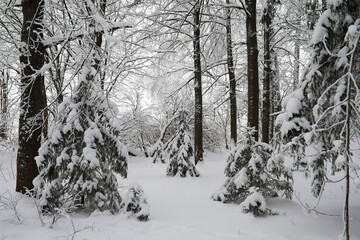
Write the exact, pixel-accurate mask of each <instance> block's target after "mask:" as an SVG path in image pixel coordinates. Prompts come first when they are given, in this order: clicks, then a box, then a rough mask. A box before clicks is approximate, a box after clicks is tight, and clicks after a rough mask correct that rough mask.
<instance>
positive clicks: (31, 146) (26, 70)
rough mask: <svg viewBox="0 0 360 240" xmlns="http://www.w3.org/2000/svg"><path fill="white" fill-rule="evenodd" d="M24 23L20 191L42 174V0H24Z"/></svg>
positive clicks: (19, 148)
mask: <svg viewBox="0 0 360 240" xmlns="http://www.w3.org/2000/svg"><path fill="white" fill-rule="evenodd" d="M21 4H22V13H23V24H22V30H21V48H20V49H19V50H20V53H21V55H20V67H21V84H20V88H21V99H20V116H19V140H18V141H19V147H18V152H17V160H16V162H17V173H16V174H17V175H16V191H17V192H21V193H25V192H26V190H27V189H28V190H30V189H32V188H33V183H32V181H33V179H34V178H35V177H36V176H37V175H38V169H37V166H36V163H35V157H36V156H37V154H38V153H37V151H38V149H39V147H40V145H41V132H42V128H43V122H44V121H43V116H42V111H43V110H44V108H43V106H44V96H45V85H44V75H43V74H44V73H43V72H41V69H42V68H43V66H44V63H45V60H44V53H45V50H44V47H43V45H42V40H43V25H42V23H43V19H44V5H45V1H42V0H34V1H30V0H25V1H22V3H21Z"/></svg>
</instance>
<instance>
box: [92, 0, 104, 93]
mask: <svg viewBox="0 0 360 240" xmlns="http://www.w3.org/2000/svg"><path fill="white" fill-rule="evenodd" d="M99 10H100V13H101V14H102V16H105V10H106V0H101V1H100V3H99ZM103 35H104V32H97V33H95V44H96V46H97V47H98V48H99V49H101V45H102V42H103ZM98 53H101V51H100V50H99V51H98ZM94 62H95V64H94V69H96V71H97V72H99V76H100V81H101V82H100V86H101V89H102V90H104V89H105V72H104V73H102V72H101V65H100V63H101V56H96V58H95V59H94Z"/></svg>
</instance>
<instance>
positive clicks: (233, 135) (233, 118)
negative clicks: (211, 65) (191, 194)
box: [225, 0, 237, 146]
mask: <svg viewBox="0 0 360 240" xmlns="http://www.w3.org/2000/svg"><path fill="white" fill-rule="evenodd" d="M226 3H227V4H230V0H226ZM225 11H226V48H227V67H228V75H229V81H230V84H229V86H230V139H231V143H230V146H232V144H236V142H237V109H236V77H235V67H234V58H233V43H232V34H231V9H230V8H226V10H225Z"/></svg>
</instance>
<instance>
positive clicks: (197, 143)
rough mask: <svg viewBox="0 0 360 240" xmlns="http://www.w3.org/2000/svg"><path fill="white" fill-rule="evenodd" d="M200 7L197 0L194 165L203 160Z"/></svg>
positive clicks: (195, 11) (195, 9) (194, 15)
mask: <svg viewBox="0 0 360 240" xmlns="http://www.w3.org/2000/svg"><path fill="white" fill-rule="evenodd" d="M200 9H201V0H197V1H196V3H195V6H194V12H193V17H194V36H193V45H194V91H195V115H194V122H195V123H194V160H195V165H196V164H197V163H198V162H199V161H202V160H203V151H204V150H203V119H202V117H203V116H202V89H201V49H200V14H201V13H200Z"/></svg>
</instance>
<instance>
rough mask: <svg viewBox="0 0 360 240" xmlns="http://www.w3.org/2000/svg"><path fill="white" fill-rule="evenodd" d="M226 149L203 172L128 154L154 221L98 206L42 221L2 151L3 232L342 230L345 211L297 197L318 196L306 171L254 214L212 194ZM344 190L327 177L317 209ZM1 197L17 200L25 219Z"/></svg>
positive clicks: (96, 238)
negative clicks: (192, 174)
mask: <svg viewBox="0 0 360 240" xmlns="http://www.w3.org/2000/svg"><path fill="white" fill-rule="evenodd" d="M226 156H227V154H226V153H223V154H221V153H216V154H215V153H206V154H205V159H204V162H203V163H199V164H198V165H197V168H199V170H200V171H201V172H202V175H201V177H199V178H172V177H167V176H166V166H165V165H163V164H153V163H152V159H151V158H145V157H130V158H129V161H128V162H129V171H128V180H127V181H128V182H129V183H131V182H134V181H137V182H139V183H140V184H141V186H142V188H143V189H144V192H145V194H146V195H147V200H148V202H149V204H150V214H151V215H150V220H149V221H147V222H139V221H136V220H135V219H134V218H128V216H126V215H111V214H110V213H109V212H99V211H96V212H94V213H93V214H91V215H90V216H82V215H75V216H70V215H69V214H66V213H64V214H65V216H64V217H62V218H60V219H59V220H57V221H56V223H55V224H54V225H53V226H51V221H52V218H48V217H42V221H43V222H44V224H42V223H41V219H40V218H39V216H38V212H37V210H36V209H37V208H36V206H35V205H34V201H33V200H32V199H30V198H28V197H25V196H23V195H20V194H18V193H15V192H14V189H15V178H14V171H15V159H16V154H15V153H8V152H1V154H0V166H1V171H0V196H1V199H0V239H4V240H5V239H6V240H10V239H11V240H13V239H24V240H25V239H26V240H29V239H36V240H49V239H75V240H76V239H79V240H80V239H87V240H103V239H104V240H109V239H110V240H113V239H126V240H184V239H188V240H235V239H236V240H242V239H246V240H261V239H265V240H266V239H269V240H287V239H288V240H312V239H316V240H330V239H337V237H338V236H339V235H340V234H341V233H342V231H343V221H342V217H331V216H324V215H316V214H314V213H312V212H309V211H304V210H303V208H302V207H301V206H300V205H299V204H298V203H297V199H299V200H300V201H301V202H302V203H303V204H305V205H306V204H307V205H309V206H310V207H311V206H313V205H315V204H316V199H314V198H313V197H311V193H310V190H309V188H310V187H309V186H310V183H309V181H308V180H306V179H305V178H304V177H303V174H302V173H295V174H294V177H295V186H294V188H295V192H296V198H294V200H293V201H289V200H285V199H282V198H276V199H266V202H267V207H269V208H271V209H274V210H275V211H277V212H279V213H280V214H279V215H278V216H267V217H260V218H256V217H253V216H252V215H251V214H244V213H243V212H242V211H241V208H240V206H239V205H238V204H224V203H221V202H216V201H213V200H211V195H212V193H213V192H214V191H215V190H216V188H217V187H218V186H219V185H221V184H222V183H223V182H224V181H225V176H224V174H223V169H224V166H225V162H226ZM1 173H3V175H4V176H5V177H2V174H1ZM119 179H120V177H119ZM126 185H128V184H126ZM353 189H355V188H353ZM343 196H344V193H343V189H342V185H341V184H334V185H329V186H328V188H327V189H326V191H325V192H324V195H323V198H322V200H321V202H320V204H319V206H318V210H319V211H321V212H324V213H331V214H341V212H342V208H343ZM254 197H255V196H254ZM359 197H360V193H354V192H352V194H351V204H350V205H351V221H350V224H351V226H350V231H351V235H352V238H351V239H352V240H356V239H360V228H359V227H358V226H359V224H360V217H359V216H360V202H359V201H358V199H359ZM3 203H9V205H10V206H11V205H16V206H15V208H16V209H17V210H18V212H17V214H18V217H19V218H20V221H18V220H17V217H16V214H15V212H14V211H12V210H9V209H8V208H6V207H5V208H4V204H3ZM12 203H13V204H12ZM72 237H73V238H72Z"/></svg>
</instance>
